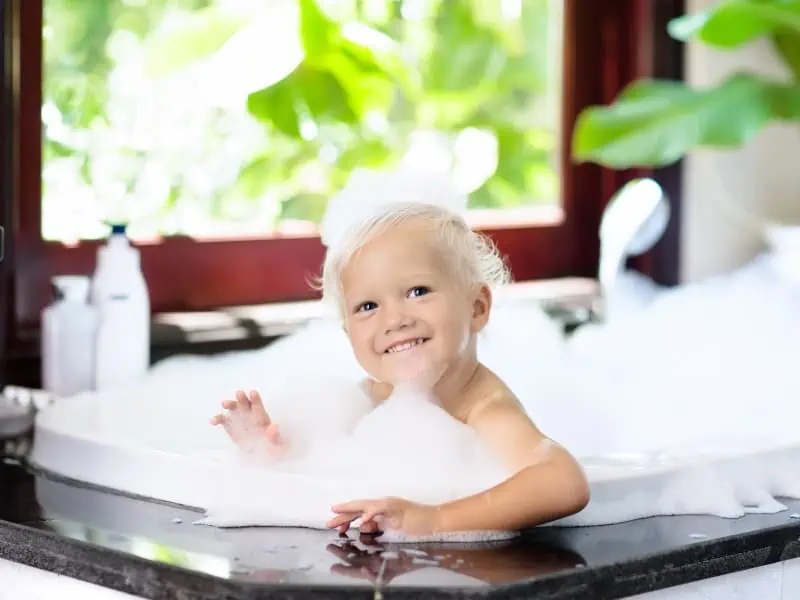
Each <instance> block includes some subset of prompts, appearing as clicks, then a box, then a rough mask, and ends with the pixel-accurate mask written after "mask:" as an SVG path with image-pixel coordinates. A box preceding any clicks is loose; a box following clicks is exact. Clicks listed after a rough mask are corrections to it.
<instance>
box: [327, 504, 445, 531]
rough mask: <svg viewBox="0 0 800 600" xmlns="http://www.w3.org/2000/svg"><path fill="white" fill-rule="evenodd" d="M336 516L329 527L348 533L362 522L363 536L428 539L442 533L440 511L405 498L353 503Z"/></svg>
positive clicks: (337, 507) (338, 507) (339, 509)
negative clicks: (388, 531) (397, 534)
mask: <svg viewBox="0 0 800 600" xmlns="http://www.w3.org/2000/svg"><path fill="white" fill-rule="evenodd" d="M331 509H332V510H333V512H335V513H336V516H335V517H333V518H331V519H330V520H328V522H327V523H326V525H327V526H328V527H329V528H331V529H337V530H338V531H339V533H345V532H346V531H347V530H348V529H349V527H350V525H351V523H352V522H353V521H355V520H357V519H360V520H361V526H360V530H361V533H379V532H381V531H385V530H386V529H392V530H395V531H401V532H403V533H406V534H408V535H426V534H431V533H435V532H436V531H438V530H439V528H440V524H439V507H438V506H433V505H430V504H420V503H418V502H411V501H410V500H405V499H403V498H379V499H373V500H353V501H352V502H345V503H343V504H337V505H335V506H333V507H331Z"/></svg>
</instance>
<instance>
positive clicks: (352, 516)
mask: <svg viewBox="0 0 800 600" xmlns="http://www.w3.org/2000/svg"><path fill="white" fill-rule="evenodd" d="M360 516H361V513H360V512H357V513H347V514H340V515H336V516H335V517H332V518H330V519H328V522H327V523H325V526H326V527H329V528H330V529H338V528H339V527H341V526H343V525H349V524H350V523H352V522H353V521H355V520H356V519H357V518H358V517H360Z"/></svg>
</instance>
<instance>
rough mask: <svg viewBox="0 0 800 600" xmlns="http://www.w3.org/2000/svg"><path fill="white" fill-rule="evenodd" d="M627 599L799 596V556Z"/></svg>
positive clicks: (783, 599)
mask: <svg viewBox="0 0 800 600" xmlns="http://www.w3.org/2000/svg"><path fill="white" fill-rule="evenodd" d="M630 600H800V558H798V559H794V560H789V561H786V562H781V563H777V564H774V565H768V566H766V567H759V568H757V569H748V570H747V571H739V572H738V573H731V574H730V575H723V576H722V577H714V578H712V579H704V580H702V581H696V582H694V583H687V584H686V585H679V586H675V587H672V588H667V589H664V590H659V591H657V592H648V593H647V594H641V595H638V596H634V597H632V598H631V599H630Z"/></svg>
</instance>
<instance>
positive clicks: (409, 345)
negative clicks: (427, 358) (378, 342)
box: [389, 339, 422, 353]
mask: <svg viewBox="0 0 800 600" xmlns="http://www.w3.org/2000/svg"><path fill="white" fill-rule="evenodd" d="M420 343H422V340H421V339H416V340H412V341H410V342H406V343H405V344H400V345H399V346H392V347H391V348H389V352H391V353H394V352H402V351H403V350H408V349H409V348H412V347H414V346H416V345H417V344H420Z"/></svg>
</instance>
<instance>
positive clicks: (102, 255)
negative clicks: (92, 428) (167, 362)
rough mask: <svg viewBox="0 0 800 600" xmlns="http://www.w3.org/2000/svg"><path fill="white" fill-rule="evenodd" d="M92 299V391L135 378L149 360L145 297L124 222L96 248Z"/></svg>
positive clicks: (128, 381)
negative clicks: (94, 317) (95, 313)
mask: <svg viewBox="0 0 800 600" xmlns="http://www.w3.org/2000/svg"><path fill="white" fill-rule="evenodd" d="M91 301H92V304H93V305H94V306H95V307H96V308H97V311H98V314H99V326H98V330H97V338H96V340H97V342H96V346H97V360H96V362H95V364H96V367H95V379H94V381H95V387H96V389H97V390H105V389H109V388H113V387H118V386H124V385H127V384H130V383H133V382H135V381H136V380H137V379H139V378H141V377H142V376H143V375H144V374H145V373H146V372H147V369H148V367H149V364H150V297H149V295H148V292H147V284H146V283H145V280H144V276H143V275H142V271H141V265H140V258H139V250H138V249H136V248H135V247H134V246H133V245H131V243H130V241H129V240H128V238H127V236H126V235H125V226H124V225H114V226H113V227H112V229H111V236H110V237H109V238H108V241H107V243H106V245H105V246H101V247H100V248H99V250H98V252H97V267H96V269H95V273H94V278H93V281H92V293H91Z"/></svg>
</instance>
